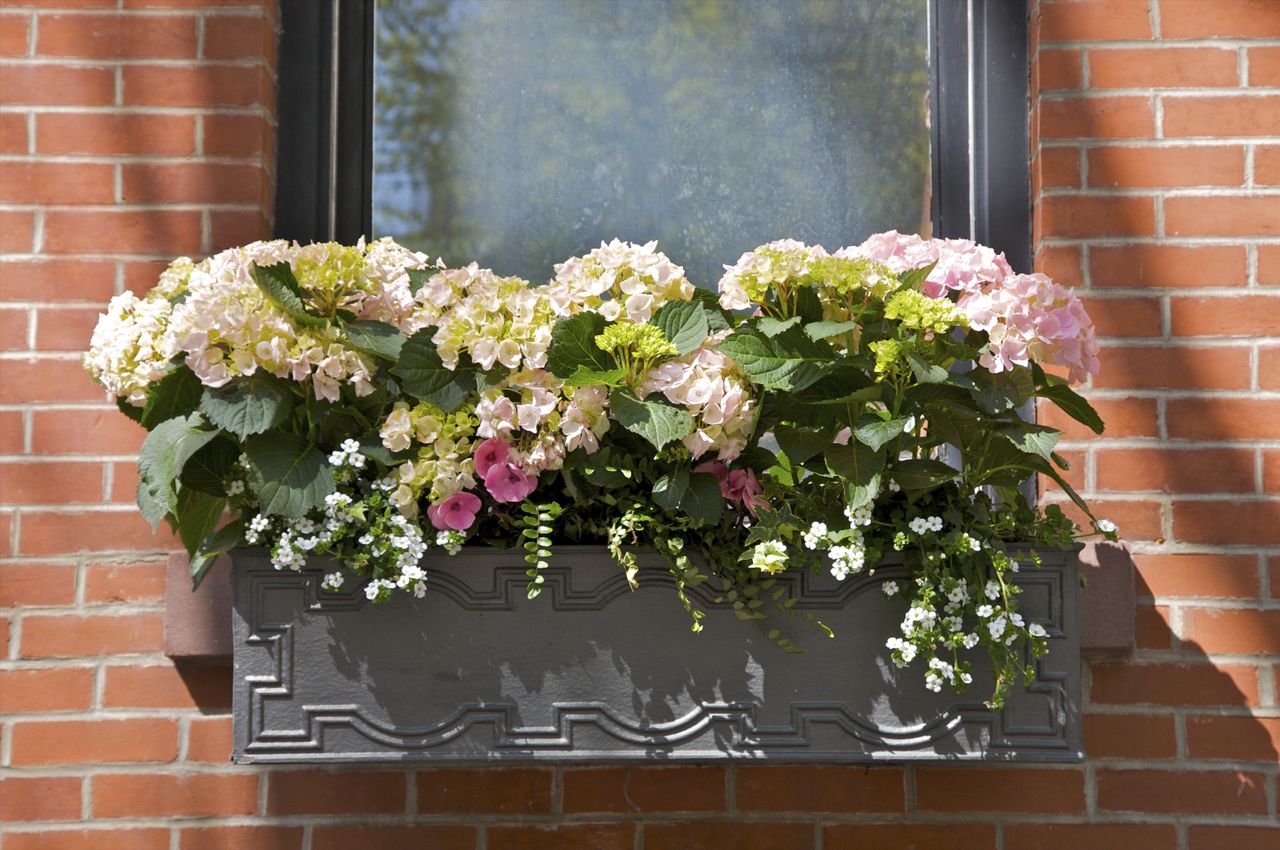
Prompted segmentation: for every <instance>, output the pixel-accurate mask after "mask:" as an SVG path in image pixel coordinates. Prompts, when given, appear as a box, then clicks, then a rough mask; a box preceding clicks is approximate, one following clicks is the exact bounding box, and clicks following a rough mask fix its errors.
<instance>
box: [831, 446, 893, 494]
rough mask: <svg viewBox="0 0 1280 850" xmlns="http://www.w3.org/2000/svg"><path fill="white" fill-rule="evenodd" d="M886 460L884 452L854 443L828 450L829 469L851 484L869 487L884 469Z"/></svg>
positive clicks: (832, 447)
mask: <svg viewBox="0 0 1280 850" xmlns="http://www.w3.org/2000/svg"><path fill="white" fill-rule="evenodd" d="M884 460H885V459H884V453H883V452H878V451H876V450H875V449H873V448H871V447H870V446H866V445H863V444H862V443H856V442H853V441H850V442H849V445H847V446H831V447H830V448H829V449H827V466H828V468H830V469H831V471H832V472H834V473H835V474H836V475H839V476H840V477H841V478H843V479H845V481H847V482H849V483H850V484H857V485H863V486H866V485H869V484H870V483H871V481H872V479H873V478H875V476H876V475H878V474H880V471H881V470H882V469H884Z"/></svg>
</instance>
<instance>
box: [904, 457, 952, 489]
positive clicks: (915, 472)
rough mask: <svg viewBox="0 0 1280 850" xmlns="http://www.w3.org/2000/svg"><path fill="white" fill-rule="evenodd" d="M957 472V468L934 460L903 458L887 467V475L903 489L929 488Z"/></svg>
mask: <svg viewBox="0 0 1280 850" xmlns="http://www.w3.org/2000/svg"><path fill="white" fill-rule="evenodd" d="M958 474H959V472H957V470H955V469H953V468H951V467H949V466H947V465H946V464H945V463H942V462H941V461H936V460H904V461H899V462H898V463H896V464H894V465H893V467H892V468H890V469H889V477H890V478H892V479H893V480H894V481H895V482H896V483H897V485H898V486H899V487H901V488H902V489H903V490H930V489H932V488H934V487H937V486H939V485H941V484H946V483H947V482H948V481H950V480H952V479H953V478H955V477H956V476H957V475H958Z"/></svg>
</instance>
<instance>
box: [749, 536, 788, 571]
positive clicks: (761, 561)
mask: <svg viewBox="0 0 1280 850" xmlns="http://www.w3.org/2000/svg"><path fill="white" fill-rule="evenodd" d="M786 568H787V547H786V544H784V543H783V542H782V541H781V540H765V541H764V542H762V543H757V544H756V545H755V548H754V549H752V550H751V569H753V570H758V571H760V572H762V573H767V574H769V575H773V574H774V573H780V572H782V571H783V570H785V569H786Z"/></svg>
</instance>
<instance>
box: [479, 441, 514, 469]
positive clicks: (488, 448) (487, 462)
mask: <svg viewBox="0 0 1280 850" xmlns="http://www.w3.org/2000/svg"><path fill="white" fill-rule="evenodd" d="M510 455H511V452H510V450H508V448H507V444H506V443H504V442H502V441H501V440H499V439H497V438H494V437H491V438H489V439H488V440H485V441H484V442H482V443H481V444H480V445H478V446H476V451H475V454H474V455H473V457H474V459H475V464H476V475H479V476H480V477H481V478H484V477H485V476H486V475H488V474H489V470H490V469H491V468H493V466H494V465H495V464H499V463H506V462H507V458H508V457H510Z"/></svg>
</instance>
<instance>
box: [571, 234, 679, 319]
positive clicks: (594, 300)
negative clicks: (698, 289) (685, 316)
mask: <svg viewBox="0 0 1280 850" xmlns="http://www.w3.org/2000/svg"><path fill="white" fill-rule="evenodd" d="M555 271H556V276H555V279H554V280H552V281H551V283H550V284H549V285H548V286H547V287H546V295H547V297H548V298H549V299H550V300H551V304H552V306H553V307H554V309H555V314H556V315H558V316H568V315H573V314H575V313H581V312H582V311H583V310H593V311H595V312H598V313H600V314H601V315H603V316H604V317H605V318H606V319H608V320H609V321H611V322H612V321H616V320H617V319H619V318H620V317H623V316H625V317H626V318H628V319H630V320H631V321H633V322H647V321H649V319H650V318H651V317H652V316H653V314H654V312H655V311H656V310H657V309H658V308H659V307H661V306H662V305H663V304H666V303H667V302H668V301H688V300H689V299H690V298H692V297H693V284H692V283H690V282H689V280H688V279H687V278H686V277H685V276H684V268H683V267H681V266H678V265H676V264H675V263H673V262H672V261H671V260H670V258H668V257H667V255H666V254H664V253H662V252H661V251H659V250H658V243H657V242H646V243H645V244H643V245H636V244H635V243H633V242H622V241H620V240H618V239H614V240H613V241H612V242H608V243H605V242H601V243H600V247H599V248H596V249H595V250H594V251H592V252H591V253H589V254H586V255H585V256H582V257H571V258H569V259H568V260H565V261H564V262H563V263H557V264H556V267H555ZM606 296H608V298H607V299H606Z"/></svg>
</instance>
